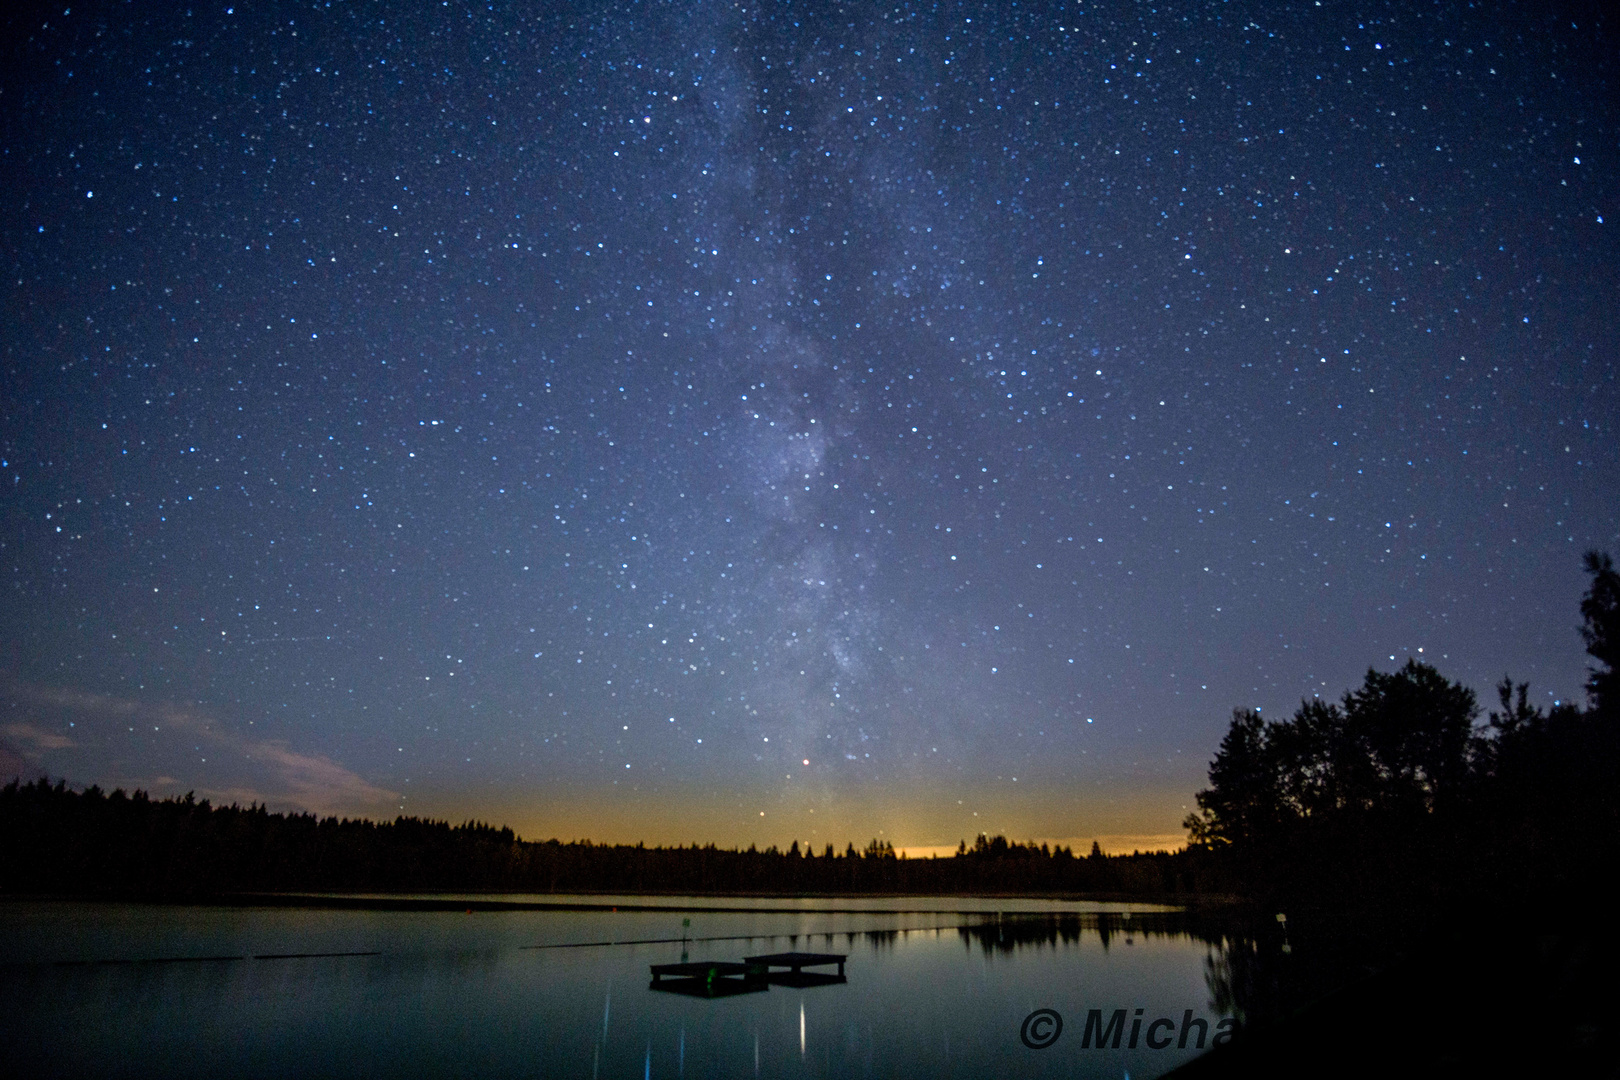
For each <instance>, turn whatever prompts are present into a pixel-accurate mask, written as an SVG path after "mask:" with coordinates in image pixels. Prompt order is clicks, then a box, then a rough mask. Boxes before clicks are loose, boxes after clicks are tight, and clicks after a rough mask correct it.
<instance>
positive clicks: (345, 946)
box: [0, 896, 1242, 1078]
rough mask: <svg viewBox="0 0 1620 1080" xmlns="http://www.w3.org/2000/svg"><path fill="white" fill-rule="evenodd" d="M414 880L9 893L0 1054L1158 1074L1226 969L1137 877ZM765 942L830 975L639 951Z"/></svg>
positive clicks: (1208, 1025) (1209, 932)
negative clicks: (1020, 888) (763, 970)
mask: <svg viewBox="0 0 1620 1080" xmlns="http://www.w3.org/2000/svg"><path fill="white" fill-rule="evenodd" d="M432 899H433V900H435V901H438V902H439V903H441V904H446V905H448V904H454V905H458V906H457V907H456V908H455V909H453V910H431V911H389V910H364V909H361V910H332V909H324V908H302V907H284V906H259V907H254V906H242V907H220V906H173V905H141V904H113V903H79V902H65V901H63V902H42V901H15V900H14V901H7V902H5V903H4V904H3V905H0V1045H3V1046H4V1047H5V1058H6V1062H7V1064H6V1068H7V1070H8V1071H12V1072H15V1073H16V1074H19V1075H22V1074H26V1075H35V1076H41V1077H51V1076H97V1077H159V1076H162V1077H192V1076H195V1077H210V1078H218V1077H267V1078H268V1077H299V1076H322V1077H348V1076H355V1077H362V1076H363V1077H375V1076H390V1077H447V1076H466V1077H506V1076H513V1077H518V1076H521V1077H682V1076H689V1077H754V1076H762V1077H801V1076H803V1077H823V1076H825V1077H845V1076H849V1077H866V1076H879V1077H886V1076H930V1077H950V1076H960V1077H993V1076H1015V1075H1016V1076H1019V1077H1047V1076H1050V1077H1059V1076H1061V1077H1092V1076H1095V1077H1104V1076H1106V1077H1115V1078H1117V1077H1121V1076H1124V1075H1129V1076H1132V1077H1152V1076H1157V1075H1160V1074H1162V1073H1164V1072H1166V1071H1168V1070H1170V1069H1172V1068H1174V1067H1175V1066H1176V1065H1179V1064H1181V1063H1182V1062H1184V1061H1187V1060H1189V1059H1190V1058H1192V1057H1194V1056H1196V1055H1197V1054H1198V1052H1199V1050H1198V1046H1197V1044H1198V1042H1199V1040H1200V1039H1201V1038H1202V1039H1205V1040H1206V1045H1208V1042H1209V1041H1210V1040H1213V1039H1214V1038H1215V1037H1216V1035H1217V1033H1218V1032H1223V1031H1225V1030H1227V1029H1229V1028H1230V1027H1231V1025H1232V1022H1231V1021H1230V1020H1229V1019H1228V1018H1229V1017H1230V1016H1231V1015H1232V1013H1233V1012H1234V1011H1237V1010H1236V1008H1235V1006H1234V1005H1233V1004H1232V995H1231V993H1230V990H1229V988H1228V987H1225V986H1224V981H1229V980H1228V976H1227V974H1226V973H1227V972H1228V971H1229V969H1230V967H1231V958H1230V956H1229V955H1228V953H1229V951H1230V946H1231V943H1232V942H1233V941H1234V940H1236V939H1235V938H1231V937H1229V936H1228V929H1227V928H1226V927H1225V926H1224V925H1223V924H1222V923H1221V922H1220V920H1219V918H1217V917H1214V916H1202V917H1197V916H1194V915H1192V914H1189V913H1184V912H1178V911H1176V910H1174V909H1170V908H1163V907H1155V906H1153V905H1127V904H1104V903H1085V902H1073V901H1069V902H1063V901H1044V900H1005V899H1001V900H997V899H969V898H961V897H882V898H832V899H817V900H784V899H778V898H771V899H757V900H755V899H738V898H714V897H707V898H695V897H693V898H680V897H601V896H589V897H559V896H532V897H497V898H492V897H488V896H479V897H477V898H470V897H469V898H465V899H466V902H468V903H473V902H474V900H475V899H476V901H477V902H481V903H485V904H487V902H489V901H491V900H498V901H505V902H508V903H511V904H515V905H521V904H523V903H525V902H543V903H546V904H550V905H556V906H555V907H553V908H550V909H540V910H525V909H522V908H521V907H519V908H516V909H513V910H476V911H471V912H469V911H466V910H463V909H461V908H460V907H459V904H460V903H461V902H462V899H463V898H456V897H449V898H445V897H435V898H432ZM350 902H364V901H363V900H362V901H356V900H353V899H351V900H350ZM570 905H573V906H572V907H570ZM615 909H616V910H615ZM683 936H684V938H685V941H684V943H683V941H682V938H683ZM782 952H808V953H822V954H843V955H846V956H847V960H846V961H845V965H844V980H843V981H837V980H836V978H835V977H828V978H825V979H822V980H817V979H809V980H799V981H801V982H804V981H809V982H812V983H813V984H812V985H792V983H793V982H794V981H795V980H793V979H792V978H791V976H790V975H789V974H788V973H787V972H786V971H785V970H784V971H779V972H778V973H777V977H776V978H773V979H771V980H769V981H766V980H762V979H759V978H753V977H751V978H748V979H740V978H739V979H730V978H722V979H720V980H719V985H718V986H714V985H711V984H709V983H708V981H707V980H705V979H697V980H687V981H685V982H684V983H683V982H680V981H679V980H677V981H676V982H670V981H668V980H661V981H660V988H659V989H653V988H652V986H651V985H650V969H651V966H652V965H654V964H671V963H678V962H680V961H681V960H682V959H683V957H684V958H685V959H687V960H688V961H710V960H719V961H740V960H741V959H742V958H743V957H745V956H758V955H761V954H772V953H782ZM1238 953H1239V954H1241V953H1242V950H1241V949H1239V950H1238ZM806 971H807V972H814V973H825V974H826V975H827V976H833V975H834V969H833V968H832V967H830V966H829V967H825V968H811V969H806ZM727 991H734V992H730V993H728V992H727ZM710 995H714V996H710ZM1041 1010H1047V1011H1046V1012H1041ZM1088 1020H1089V1021H1090V1022H1091V1023H1090V1025H1089V1030H1088ZM1223 1021H1226V1023H1225V1024H1224V1025H1223ZM1060 1025H1061V1026H1060ZM1099 1043H1101V1044H1102V1045H1101V1046H1099V1045H1098V1044H1099Z"/></svg>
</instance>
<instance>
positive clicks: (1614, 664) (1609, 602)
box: [1581, 551, 1620, 716]
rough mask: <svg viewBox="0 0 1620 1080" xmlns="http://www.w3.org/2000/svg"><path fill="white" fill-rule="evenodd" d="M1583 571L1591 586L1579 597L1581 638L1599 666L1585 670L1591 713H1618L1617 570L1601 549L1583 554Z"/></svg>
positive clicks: (1619, 592) (1619, 585)
mask: <svg viewBox="0 0 1620 1080" xmlns="http://www.w3.org/2000/svg"><path fill="white" fill-rule="evenodd" d="M1586 572H1587V573H1588V574H1591V575H1592V585H1591V588H1589V589H1588V590H1587V591H1586V595H1585V596H1584V597H1582V598H1581V617H1582V618H1583V619H1584V620H1585V624H1584V625H1583V626H1582V627H1581V637H1582V638H1584V639H1585V641H1586V651H1587V652H1588V653H1590V654H1591V656H1592V659H1594V660H1596V661H1597V662H1598V665H1599V666H1597V667H1593V668H1589V669H1588V671H1589V672H1590V675H1589V676H1588V678H1587V680H1586V693H1587V699H1588V702H1589V703H1590V704H1591V706H1592V711H1593V712H1596V713H1599V714H1600V715H1603V716H1614V715H1616V713H1617V712H1620V573H1617V572H1616V571H1615V568H1614V560H1613V559H1611V558H1610V557H1609V555H1608V553H1607V552H1602V551H1588V552H1587V553H1586Z"/></svg>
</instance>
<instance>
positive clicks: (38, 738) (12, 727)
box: [0, 724, 73, 750]
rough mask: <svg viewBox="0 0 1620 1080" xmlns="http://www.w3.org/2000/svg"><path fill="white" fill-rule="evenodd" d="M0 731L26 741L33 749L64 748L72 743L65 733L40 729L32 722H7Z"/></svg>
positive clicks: (20, 740)
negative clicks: (58, 733)
mask: <svg viewBox="0 0 1620 1080" xmlns="http://www.w3.org/2000/svg"><path fill="white" fill-rule="evenodd" d="M0 731H3V732H5V733H6V734H7V735H9V736H11V737H12V738H13V739H16V740H17V741H18V742H22V743H26V744H28V745H30V746H32V747H33V748H34V749H35V750H65V749H67V748H68V747H70V746H72V745H73V740H72V739H70V738H68V737H67V736H66V735H57V734H54V733H52V732H49V731H41V730H40V729H39V728H37V727H35V726H34V725H32V724H7V725H6V726H5V727H3V728H0Z"/></svg>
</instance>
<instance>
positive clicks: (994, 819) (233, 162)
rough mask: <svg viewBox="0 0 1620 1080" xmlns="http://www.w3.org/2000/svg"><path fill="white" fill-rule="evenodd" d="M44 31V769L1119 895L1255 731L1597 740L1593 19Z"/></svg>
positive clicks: (39, 375) (380, 12)
mask: <svg viewBox="0 0 1620 1080" xmlns="http://www.w3.org/2000/svg"><path fill="white" fill-rule="evenodd" d="M1486 9H1489V10H1486ZM8 18H9V19H10V22H9V24H8V26H7V28H6V32H5V35H4V37H5V40H6V44H5V46H4V48H5V50H6V54H5V59H4V61H3V62H0V181H3V183H4V185H5V187H6V188H7V189H8V191H9V195H8V197H7V199H6V200H5V203H4V206H3V207H0V251H3V256H4V263H5V271H6V274H5V280H4V282H3V290H0V298H3V301H0V302H3V304H4V309H3V321H0V333H3V342H0V346H3V360H0V363H3V375H0V380H3V381H0V484H3V487H0V492H3V494H0V574H3V579H0V587H3V599H0V739H3V740H4V741H3V743H0V759H3V760H0V765H4V766H5V769H4V771H5V772H8V773H21V774H23V775H24V776H30V775H38V774H40V773H48V774H49V775H51V776H53V777H55V776H64V777H66V778H68V780H69V781H70V782H72V783H76V784H89V783H99V784H102V785H103V786H108V787H110V786H113V785H122V786H125V787H134V786H140V787H145V788H147V789H149V790H152V791H154V792H157V793H161V794H171V793H183V792H185V791H188V790H195V791H196V792H197V793H198V796H199V797H203V796H207V797H211V798H214V799H215V800H224V801H231V800H238V801H242V802H247V801H250V800H259V801H266V802H268V803H269V804H270V805H271V806H272V807H274V808H278V809H280V808H300V809H311V810H316V811H319V812H322V813H342V814H367V815H373V816H379V815H380V816H392V815H394V814H396V813H401V812H403V813H416V814H426V815H433V816H441V817H449V818H452V819H454V820H458V821H459V820H463V819H465V818H468V817H480V818H484V819H489V820H495V821H501V822H508V823H511V824H512V825H514V826H515V827H516V828H517V829H518V830H519V832H520V833H522V834H524V835H525V836H530V837H535V838H543V837H547V836H553V835H556V836H561V837H563V838H565V839H567V838H572V837H576V836H579V837H593V838H596V839H605V840H618V841H623V840H630V841H633V840H646V841H648V842H654V843H669V842H691V841H694V840H697V841H705V842H707V841H715V842H718V843H720V844H722V845H730V844H742V845H747V844H749V843H759V844H760V845H761V846H763V845H765V844H767V843H779V844H782V845H784V846H785V845H786V844H787V842H788V841H789V840H792V839H798V840H801V841H809V842H813V843H815V844H816V845H817V847H818V848H819V847H820V846H821V845H822V844H824V843H836V844H837V845H838V846H839V847H840V849H842V847H843V845H844V843H845V842H847V841H849V840H854V841H856V842H857V844H858V845H859V844H862V843H864V841H865V840H866V839H869V838H871V837H873V836H880V837H883V838H886V839H888V840H890V841H891V842H893V843H895V844H896V845H897V846H899V847H904V848H908V849H909V850H913V851H926V850H929V849H931V848H932V847H933V846H936V845H945V846H949V847H951V848H954V847H955V844H956V841H957V840H958V839H960V838H963V837H967V838H969V839H971V838H972V837H973V836H974V835H976V834H977V833H978V832H980V831H988V832H991V833H995V832H1005V833H1008V834H1010V835H1012V836H1014V837H1035V838H1041V839H1052V840H1057V841H1060V842H1073V843H1089V840H1090V839H1091V838H1094V837H1096V838H1101V839H1103V841H1104V844H1105V847H1110V848H1116V849H1118V848H1124V849H1129V848H1130V847H1133V846H1138V845H1141V846H1158V845H1159V844H1160V843H1172V842H1175V841H1176V840H1177V839H1178V838H1179V836H1180V835H1181V831H1180V827H1179V826H1180V821H1181V818H1182V817H1183V816H1184V815H1185V813H1186V812H1187V808H1188V807H1189V805H1190V804H1191V803H1192V793H1193V792H1194V791H1195V790H1196V789H1197V788H1198V787H1200V786H1201V785H1202V784H1203V782H1204V778H1205V776H1204V774H1205V770H1206V768H1207V764H1208V760H1209V758H1210V756H1211V754H1212V753H1213V752H1214V749H1215V747H1216V745H1217V743H1218V742H1219V739H1220V737H1221V735H1222V733H1223V732H1224V731H1225V727H1226V724H1227V722H1228V720H1229V717H1230V712H1231V710H1232V708H1233V707H1235V706H1244V707H1255V706H1258V707H1261V708H1263V709H1264V710H1265V711H1266V712H1268V713H1273V712H1275V713H1280V714H1286V713H1287V712H1289V711H1291V710H1292V709H1293V708H1294V707H1295V706H1296V705H1297V704H1298V702H1299V701H1300V699H1301V698H1303V697H1308V696H1310V695H1313V694H1321V695H1324V696H1331V697H1337V696H1339V695H1340V694H1342V693H1343V692H1344V691H1345V690H1346V689H1348V688H1349V687H1350V686H1352V685H1355V684H1357V683H1359V681H1360V679H1361V676H1362V675H1363V673H1364V672H1365V671H1366V669H1367V668H1368V667H1369V666H1378V667H1380V668H1382V669H1384V670H1388V669H1390V668H1393V667H1394V666H1396V665H1398V664H1399V663H1403V662H1404V661H1405V660H1406V659H1407V658H1408V657H1417V658H1420V659H1424V660H1427V661H1430V662H1433V663H1434V664H1435V665H1436V666H1437V667H1439V669H1440V670H1441V671H1442V672H1443V673H1445V674H1446V675H1447V676H1448V677H1451V678H1454V679H1458V680H1460V681H1463V682H1465V683H1467V684H1468V685H1470V686H1473V687H1475V688H1476V689H1477V690H1479V691H1480V693H1481V697H1482V700H1490V699H1491V698H1492V694H1491V686H1492V685H1493V684H1494V683H1495V682H1496V681H1497V680H1499V679H1500V678H1501V677H1502V675H1503V673H1504V672H1511V673H1512V674H1513V676H1514V677H1515V678H1516V679H1520V680H1528V681H1530V683H1531V689H1532V695H1533V697H1534V699H1535V700H1537V701H1540V702H1543V703H1548V702H1551V701H1554V700H1562V699H1576V700H1579V699H1580V695H1581V683H1582V680H1583V677H1584V670H1585V659H1586V658H1585V656H1584V654H1583V652H1582V648H1581V642H1580V639H1579V636H1578V633H1577V626H1578V623H1579V613H1578V603H1579V598H1580V595H1581V592H1582V590H1583V589H1584V586H1585V579H1584V577H1583V575H1582V573H1581V569H1580V556H1581V554H1582V552H1584V551H1586V550H1587V549H1590V548H1593V547H1600V548H1608V549H1610V550H1617V549H1620V503H1617V500H1616V493H1617V491H1620V484H1617V480H1620V477H1617V465H1620V446H1617V442H1616V433H1615V421H1616V418H1617V416H1620V388H1617V384H1616V371H1617V357H1620V330H1617V326H1620V323H1617V319H1616V314H1617V310H1616V309H1617V300H1620V291H1617V284H1620V272H1617V258H1616V255H1617V252H1616V242H1615V239H1614V237H1615V235H1616V232H1617V229H1620V220H1617V217H1616V215H1620V206H1617V205H1616V193H1617V190H1616V189H1617V184H1616V170H1615V163H1616V154H1617V150H1620V147H1617V145H1616V143H1617V135H1620V128H1617V123H1616V121H1617V116H1616V111H1617V109H1616V103H1617V101H1620V95H1617V92H1616V85H1615V81H1616V57H1617V56H1620V52H1617V49H1616V39H1615V30H1614V25H1613V20H1612V18H1610V19H1608V21H1607V22H1606V21H1605V17H1604V16H1603V15H1602V14H1601V13H1599V12H1597V11H1595V10H1592V9H1585V8H1573V7H1569V8H1562V7H1559V6H1558V5H1546V4H1500V5H1483V6H1481V5H1469V4H1463V3H1438V4H1435V3H1423V4H1406V3H1400V4H1394V3H1385V4H1373V3H1368V4H1348V3H1340V2H1336V0H1333V2H1324V3H1320V4H1319V3H1315V2H1314V0H1311V2H1305V3H1295V4H1279V3H1243V2H1226V3H1208V2H1169V3H1161V4H1158V5H1156V6H1149V5H1142V4H1125V3H1096V4H1092V3H1087V4H1056V3H1053V4H1041V3H1035V4H1025V3H1010V2H996V3H939V4H922V5H919V4H912V3H896V2H892V0H891V2H889V3H849V4H836V3H831V2H823V3H815V4H795V3H765V4H753V3H744V2H738V3H702V2H697V3H670V4H636V3H617V4H614V3H606V4H592V3H579V4H539V5H525V4H503V3H480V4H476V5H469V4H466V3H464V2H462V0H452V2H449V3H442V4H425V3H411V4H402V3H368V2H331V3H327V2H324V0H323V2H321V3H315V4H310V3H301V4H298V3H269V4H260V3H253V2H246V3H244V2H240V0H238V2H237V3H235V5H234V6H233V5H232V3H231V0H213V2H211V3H208V4H198V5H196V6H193V7H190V8H187V7H186V6H185V5H170V4H161V5H150V4H116V3H100V4H96V3H91V4H85V5H82V6H81V5H80V4H77V3H74V4H72V5H71V7H69V6H66V5H65V4H64V5H56V6H49V7H36V8H33V9H31V10H27V11H24V12H22V13H14V14H13V15H11V16H8Z"/></svg>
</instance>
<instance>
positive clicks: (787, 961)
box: [743, 952, 849, 979]
mask: <svg viewBox="0 0 1620 1080" xmlns="http://www.w3.org/2000/svg"><path fill="white" fill-rule="evenodd" d="M848 959H849V954H848V953H820V952H778V953H770V954H768V955H766V956H745V957H743V963H745V964H757V965H759V966H761V967H763V968H765V969H766V970H767V971H769V970H770V969H771V968H778V967H785V968H787V969H788V970H789V971H790V972H791V973H792V974H794V975H798V974H800V973H801V972H802V971H803V970H804V969H805V968H807V967H825V966H827V965H828V964H837V965H838V978H840V979H841V978H843V977H844V961H845V960H848ZM823 974H825V973H823Z"/></svg>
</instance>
